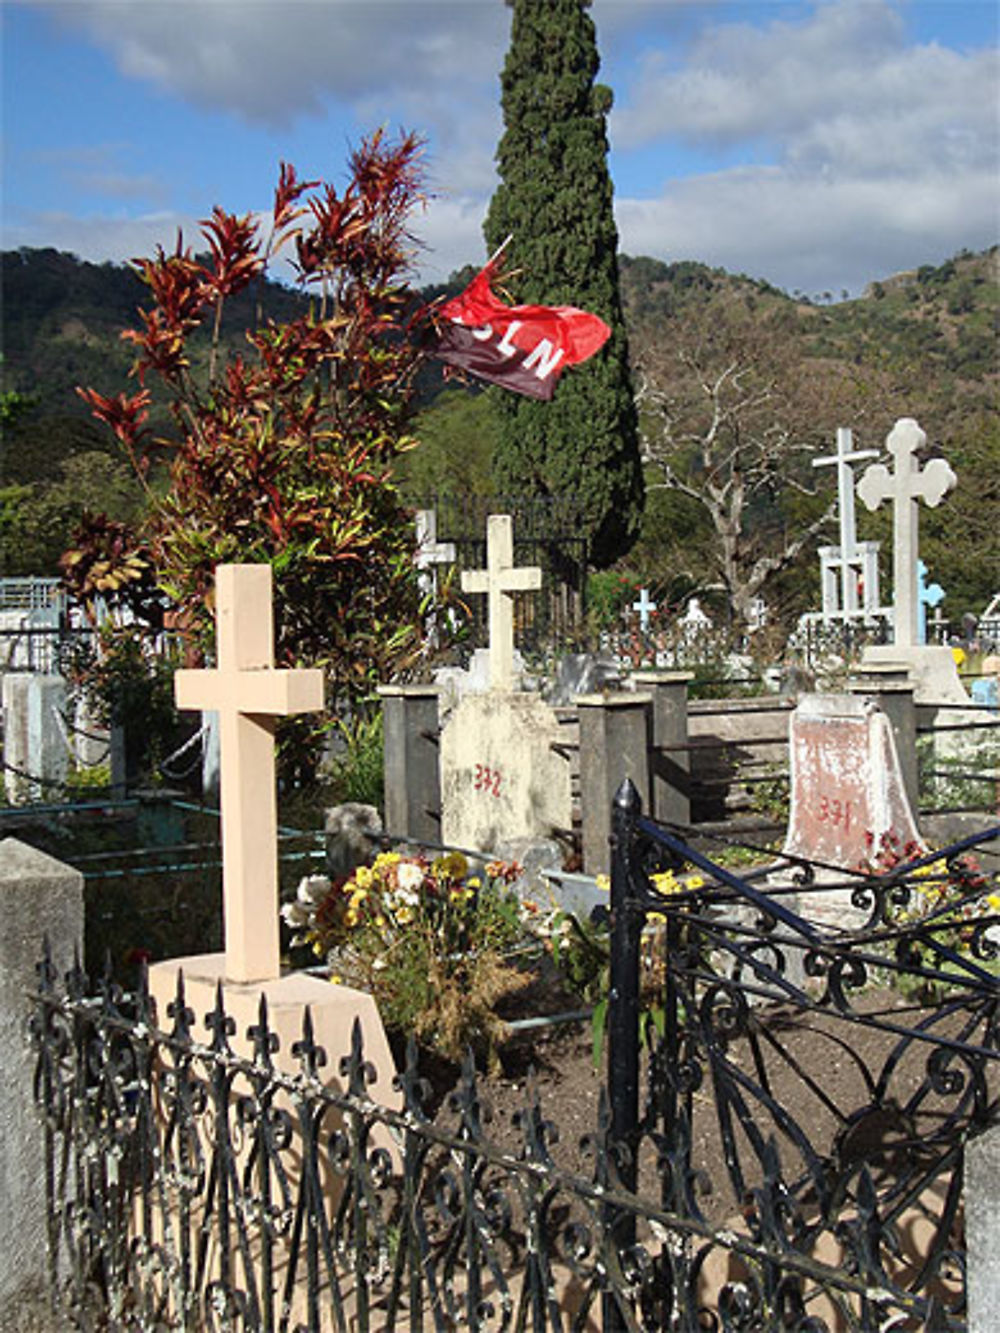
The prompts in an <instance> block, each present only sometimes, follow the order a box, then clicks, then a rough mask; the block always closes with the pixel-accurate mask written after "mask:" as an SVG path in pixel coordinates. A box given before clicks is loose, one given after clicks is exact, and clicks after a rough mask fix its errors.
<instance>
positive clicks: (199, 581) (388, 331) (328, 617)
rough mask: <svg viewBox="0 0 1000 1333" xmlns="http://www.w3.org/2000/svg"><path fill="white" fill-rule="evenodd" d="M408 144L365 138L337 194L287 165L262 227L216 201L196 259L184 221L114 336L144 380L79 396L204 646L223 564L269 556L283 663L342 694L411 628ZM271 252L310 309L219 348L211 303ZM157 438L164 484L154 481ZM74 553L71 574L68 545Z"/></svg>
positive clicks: (379, 675) (406, 650)
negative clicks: (132, 324) (145, 292)
mask: <svg viewBox="0 0 1000 1333" xmlns="http://www.w3.org/2000/svg"><path fill="white" fill-rule="evenodd" d="M420 154H421V148H420V144H419V142H418V141H417V140H416V139H415V138H414V137H412V136H407V137H403V138H402V139H400V140H399V141H398V142H390V141H388V140H386V139H385V138H384V137H383V135H382V134H381V133H379V134H376V135H374V136H372V137H371V138H369V139H368V140H366V141H365V142H364V143H363V144H362V145H361V147H360V148H358V149H357V150H356V151H355V152H354V153H353V154H352V155H351V158H350V163H349V165H350V173H349V179H348V181H347V184H346V186H345V188H344V189H343V190H337V189H336V188H335V187H334V186H333V185H329V184H323V183H321V182H318V181H303V180H299V178H298V176H297V175H296V172H295V170H294V168H293V167H291V166H288V165H284V164H283V165H282V167H281V171H280V177H279V181H278V185H277V188H276V191H275V197H274V212H273V219H272V220H271V224H270V226H269V227H267V228H265V227H264V226H262V224H261V223H260V222H259V221H258V220H256V219H255V218H253V217H250V216H244V217H237V216H235V215H233V214H230V213H226V212H224V211H223V210H222V209H220V208H216V209H215V210H214V211H213V213H212V216H211V217H210V218H209V219H207V220H206V221H205V222H203V223H202V233H203V236H204V239H205V241H206V242H207V246H208V253H207V255H205V256H202V257H200V258H196V257H194V256H193V255H192V252H191V250H190V249H189V248H186V247H185V246H184V243H183V239H182V238H181V237H180V236H179V237H178V241H177V245H176V248H175V249H174V251H173V252H172V253H166V252H164V251H163V250H162V249H160V250H158V252H157V254H156V256H155V257H154V258H150V259H140V260H136V261H135V264H136V266H137V268H138V270H139V272H140V273H141V276H142V277H143V279H144V280H145V283H146V285H147V287H148V288H149V291H150V294H151V296H152V298H153V299H152V304H151V305H150V306H149V307H148V308H147V309H143V310H141V311H140V312H139V317H140V322H139V325H138V327H136V328H134V329H130V330H128V331H126V332H125V333H124V334H123V337H124V338H125V339H127V340H128V341H129V342H131V343H132V344H133V345H134V347H135V349H136V360H135V364H134V368H133V374H134V376H135V378H136V380H137V382H138V388H137V390H136V392H134V393H132V394H126V393H122V394H119V395H117V396H116V397H113V398H106V397H103V396H102V395H100V394H98V393H96V392H94V391H93V390H92V389H81V390H80V391H79V392H80V393H81V395H82V396H83V397H84V398H85V399H86V400H87V401H88V402H89V403H90V405H91V407H92V408H93V411H94V413H95V415H96V416H97V417H99V418H100V419H102V420H103V421H104V422H106V423H107V424H108V426H110V428H111V429H112V430H113V431H114V433H115V436H116V438H117V439H118V441H119V443H120V445H121V447H122V449H123V450H124V452H125V454H126V456H127V458H128V459H129V460H130V461H131V463H132V465H133V467H134V468H135V470H136V472H137V474H138V475H139V477H140V478H141V479H142V480H143V481H144V482H145V483H146V484H147V490H148V497H149V507H148V514H147V518H146V520H145V524H144V528H143V531H142V532H141V534H137V535H136V542H135V549H136V550H138V549H140V548H141V549H142V550H143V551H148V552H149V553H150V556H151V558H152V561H153V564H154V566H155V571H156V577H157V581H158V583H159V586H160V588H161V589H162V590H163V591H164V593H165V594H166V595H167V596H168V597H169V598H170V599H171V600H172V601H173V603H174V609H175V611H176V612H177V614H178V616H179V617H180V618H181V619H182V621H183V623H185V624H187V625H190V626H192V627H194V628H195V629H196V630H200V632H201V633H202V635H203V642H204V643H206V644H207V643H208V641H209V636H210V633H211V597H212V588H213V573H214V570H215V567H216V565H218V564H220V563H222V562H226V561H247V562H254V561H267V562H269V563H270V564H271V565H272V567H273V570H274V579H275V621H276V627H277V628H276V633H277V639H278V642H277V653H278V659H279V660H280V661H283V662H286V663H288V664H291V663H294V662H299V661H308V662H310V663H312V664H320V665H323V666H324V667H325V669H326V671H327V674H328V679H329V686H330V693H331V697H332V696H334V695H336V696H338V697H340V698H342V699H343V698H350V699H358V698H361V697H363V696H365V695H367V694H370V693H371V690H372V687H373V686H374V684H375V683H376V682H377V681H378V680H379V679H385V678H387V677H388V676H389V675H390V674H391V673H392V672H393V670H397V669H399V667H400V666H401V665H404V664H405V663H406V662H407V660H408V659H409V658H410V656H411V655H412V654H415V653H416V651H417V650H418V648H419V643H420V627H421V618H420V614H419V594H418V589H417V584H416V580H415V577H414V567H413V559H412V557H413V540H414V539H413V527H412V524H411V523H410V522H408V521H407V515H406V511H405V509H404V507H403V506H402V504H401V501H400V498H399V495H398V493H397V490H396V489H395V487H394V484H393V481H392V469H393V462H394V460H395V458H396V457H397V455H398V454H399V453H400V452H401V451H403V450H405V449H408V448H410V447H411V446H412V444H413V443H414V441H413V439H412V438H411V437H410V435H409V434H408V433H407V422H408V419H409V414H410V410H411V402H410V399H411V387H412V381H413V376H414V372H415V369H416V366H417V362H418V359H419V356H420V352H419V350H418V339H417V336H416V330H415V329H414V328H413V327H412V319H411V315H410V314H409V312H410V311H412V310H413V309H414V308H415V307H416V303H415V302H414V301H413V300H412V292H411V290H410V288H409V287H408V285H407V274H408V265H409V260H410V255H411V253H412V249H413V242H412V239H411V237H410V235H409V231H408V225H409V219H410V217H411V214H412V213H413V210H414V209H415V207H416V206H417V204H418V203H419V202H420V201H421V197H422V196H421V164H420ZM279 252H287V253H288V254H289V257H290V258H291V262H292V265H293V267H294V269H295V270H296V273H297V279H298V281H299V283H300V284H301V285H302V286H303V287H304V288H305V289H306V290H307V291H309V292H311V293H314V294H315V295H314V299H313V300H312V302H311V304H310V307H309V309H308V313H305V314H303V315H302V316H301V317H299V318H297V319H294V320H291V321H289V322H284V323H277V322H274V321H273V320H271V319H267V318H262V319H260V320H259V322H258V323H257V325H256V326H255V327H253V328H250V329H248V330H247V332H246V347H245V350H243V351H242V352H241V353H239V354H238V355H235V356H232V357H229V358H226V357H223V356H222V355H221V354H220V350H219V349H220V340H219V328H220V321H221V317H222V310H223V305H224V302H225V301H226V299H227V297H230V296H232V295H234V294H235V293H237V292H240V291H242V290H243V289H245V288H247V287H249V286H250V285H251V284H253V283H254V282H256V281H258V280H259V279H260V278H261V277H262V275H263V274H264V273H265V272H266V271H267V269H268V267H269V265H270V264H271V262H272V261H273V259H274V258H275V256H276V255H278V254H279ZM202 329H205V330H207V331H209V332H211V333H212V334H213V337H212V343H211V345H212V352H211V355H210V358H209V361H208V365H207V367H205V364H204V362H205V358H204V355H201V356H200V357H199V356H196V355H194V354H193V351H192V338H193V336H194V335H195V334H196V332H198V331H199V330H202ZM154 391H155V392H156V393H157V396H159V394H160V393H161V392H163V391H165V393H166V396H167V399H168V403H169V407H170V411H171V414H172V417H173V422H174V426H175V429H174V432H173V433H172V434H171V435H170V436H169V438H153V437H152V436H151V434H150V430H149V425H148V408H149V404H150V399H151V394H152V393H153V392H154ZM157 451H158V452H159V453H160V454H161V455H162V456H163V457H164V460H165V463H166V475H167V477H168V485H167V486H166V487H165V488H164V487H163V485H162V484H160V483H153V482H151V481H150V480H149V478H148V477H147V469H148V467H149V459H150V458H151V457H153V456H155V454H156V452H157ZM105 557H106V552H102V558H105ZM71 565H72V567H73V568H74V569H75V571H76V577H77V578H78V579H79V578H81V577H83V571H81V569H80V565H81V560H80V559H77V560H76V561H74V562H71Z"/></svg>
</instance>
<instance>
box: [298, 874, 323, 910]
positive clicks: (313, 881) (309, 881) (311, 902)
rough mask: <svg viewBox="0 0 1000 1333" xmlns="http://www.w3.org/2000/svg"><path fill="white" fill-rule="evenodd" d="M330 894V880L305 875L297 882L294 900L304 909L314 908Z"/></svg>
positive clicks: (318, 876) (320, 876)
mask: <svg viewBox="0 0 1000 1333" xmlns="http://www.w3.org/2000/svg"><path fill="white" fill-rule="evenodd" d="M329 892H330V879H329V876H327V875H306V877H305V878H304V879H301V880H300V881H299V887H298V891H297V893H296V895H295V896H296V898H297V899H298V901H299V902H300V903H302V905H303V906H304V907H315V906H316V904H317V903H318V902H321V901H322V900H323V899H324V898H325V897H326V895H327V894H328V893H329Z"/></svg>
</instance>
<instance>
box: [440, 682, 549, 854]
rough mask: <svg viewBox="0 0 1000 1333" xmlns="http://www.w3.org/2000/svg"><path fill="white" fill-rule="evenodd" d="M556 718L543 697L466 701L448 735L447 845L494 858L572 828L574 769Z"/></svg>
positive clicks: (444, 768) (495, 694)
mask: <svg viewBox="0 0 1000 1333" xmlns="http://www.w3.org/2000/svg"><path fill="white" fill-rule="evenodd" d="M560 739H561V737H560V731H559V724H558V722H557V720H556V715H555V712H554V711H553V710H552V709H551V708H550V707H549V706H548V704H546V703H545V702H544V701H543V700H542V699H541V698H540V697H539V696H538V695H537V694H522V693H518V692H510V693H507V692H500V691H496V690H492V691H490V692H489V693H488V694H470V695H466V696H465V698H464V699H462V700H461V701H460V702H459V704H458V705H457V707H456V708H455V710H454V712H453V713H452V714H451V716H450V717H449V718H448V721H447V722H446V724H445V726H444V729H443V730H442V732H441V807H442V809H441V841H442V842H444V843H445V844H446V845H447V846H450V847H463V848H468V849H470V850H472V851H482V852H495V851H497V850H498V849H499V848H500V847H501V846H502V845H503V844H504V843H506V842H509V841H511V840H513V839H520V838H530V839H537V838H549V837H551V836H552V835H553V832H556V833H558V832H563V831H565V830H568V829H570V828H571V826H572V803H571V795H570V765H569V760H568V759H567V758H566V757H565V755H563V754H560V753H558V752H557V751H556V750H554V749H553V748H552V747H553V744H557V743H558V742H559V740H560Z"/></svg>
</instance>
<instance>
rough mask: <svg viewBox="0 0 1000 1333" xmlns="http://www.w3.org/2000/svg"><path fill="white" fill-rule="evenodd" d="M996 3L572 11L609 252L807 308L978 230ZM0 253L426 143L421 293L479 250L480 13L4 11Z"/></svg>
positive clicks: (994, 187) (115, 256) (895, 0)
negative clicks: (737, 283)
mask: <svg viewBox="0 0 1000 1333" xmlns="http://www.w3.org/2000/svg"><path fill="white" fill-rule="evenodd" d="M998 8H1000V7H998V5H997V4H996V3H995V0H808V2H803V3H800V2H799V0H771V2H770V3H753V4H750V3H742V2H741V0H730V2H729V3H716V2H715V0H594V4H593V6H592V9H591V13H592V15H593V18H594V20H595V23H596V24H597V29H598V40H599V43H600V49H601V54H602V62H603V64H602V71H601V78H602V81H604V82H606V83H608V84H610V85H611V87H612V88H613V90H614V93H615V107H614V110H613V112H612V115H611V120H610V135H611V141H612V153H611V170H612V175H613V177H614V181H615V191H616V208H617V216H618V224H619V230H620V233H621V244H622V249H623V250H624V251H625V253H627V254H631V255H641V254H645V255H653V256H656V257H658V258H661V259H664V260H668V261H670V260H678V259H696V260H701V261H703V262H706V263H710V264H720V265H723V266H725V267H726V268H728V269H730V270H732V271H742V272H746V273H749V274H751V275H752V276H754V277H761V278H766V279H768V280H769V281H771V282H773V283H775V284H776V285H778V286H781V287H784V288H785V289H786V290H788V291H793V290H801V291H803V292H806V293H808V294H810V295H816V294H819V293H822V292H825V291H830V292H832V293H834V294H835V295H837V296H839V294H840V293H841V291H842V290H848V291H850V292H852V293H855V292H857V291H860V290H861V289H862V288H863V286H864V285H865V283H867V282H869V281H871V280H873V279H876V278H880V277H885V276H887V275H888V274H891V273H894V272H897V271H899V270H901V269H905V268H912V267H914V266H916V265H919V264H924V263H939V262H941V261H942V260H943V259H945V258H947V257H948V256H949V255H951V254H953V253H955V252H956V251H957V250H959V249H961V248H962V247H968V248H970V249H974V250H977V249H982V248H985V247H987V246H989V245H992V244H994V243H996V242H997V240H998V239H1000V149H998V143H1000V76H998V66H1000V60H998ZM0 22H2V34H0V36H2V62H3V67H2V83H3V90H2V98H3V101H2V130H3V167H2V171H3V176H2V184H3V192H2V214H0V218H2V234H0V235H2V245H3V247H4V248H8V249H9V248H16V247H18V246H22V245H31V246H44V245H51V246H56V247H57V248H60V249H65V250H71V251H73V252H75V253H76V254H78V255H80V256H81V257H83V258H86V259H92V260H105V259H111V260H116V261H118V260H124V259H127V258H129V257H132V256H135V255H143V254H149V253H151V252H152V251H153V249H154V248H155V246H156V245H157V244H164V245H167V246H170V245H172V244H173V242H174V239H175V237H176V232H177V228H178V227H181V228H183V230H184V233H185V237H186V238H188V237H189V238H190V239H191V240H192V241H194V242H197V240H198V236H197V220H198V219H199V218H202V217H205V216H207V215H208V214H209V212H210V211H211V208H212V206H213V205H214V204H220V205H222V206H223V207H224V208H226V209H228V210H230V211H233V212H246V211H251V210H262V209H265V208H267V206H268V203H269V200H270V197H271V192H272V190H273V186H274V182H275V179H276V176H277V168H278V163H279V161H280V160H282V159H284V160H287V161H290V162H292V163H294V164H295V166H296V167H297V169H298V170H299V172H300V174H301V175H304V176H322V177H324V178H327V179H329V178H333V179H337V178H338V177H340V175H341V173H342V170H343V164H344V161H345V158H346V155H347V152H348V149H349V147H350V145H351V144H353V143H356V142H357V141H358V140H359V139H360V138H361V137H362V136H363V135H364V134H366V133H368V132H370V131H371V130H372V129H374V128H376V127H378V126H380V125H385V126H386V127H387V128H388V129H389V130H390V131H395V130H397V129H399V128H405V129H408V130H409V129H412V130H416V131H418V132H419V133H421V134H422V135H424V136H425V137H426V139H427V141H428V148H427V154H428V170H429V177H430V183H431V186H432V189H433V190H434V192H435V196H436V197H435V198H434V199H433V200H432V202H431V203H430V205H429V206H428V209H427V211H426V212H425V213H424V214H423V215H421V216H420V217H418V218H417V219H416V225H415V230H416V232H417V233H418V235H419V236H420V237H421V239H422V241H423V242H424V245H425V247H426V249H425V250H424V252H423V253H422V254H421V255H420V257H419V261H418V276H419V277H420V278H422V279H423V280H427V281H431V280H437V279H440V278H444V277H446V276H447V275H448V274H449V273H450V272H452V271H453V270H454V269H456V268H458V267H459V266H460V265H462V264H463V263H467V262H478V261H480V260H481V259H482V258H483V257H484V252H483V242H482V236H481V222H482V216H483V212H484V210H485V206H486V202H487V200H488V199H489V195H490V193H491V190H492V188H493V185H494V182H495V177H494V167H493V154H494V151H495V148H496V143H497V139H498V137H499V134H500V131H501V120H500V110H499V79H498V76H499V71H500V68H501V66H502V63H503V59H504V55H505V52H506V49H507V44H508V33H509V22H510V11H509V9H507V8H506V7H505V5H504V4H503V3H502V0H60V2H59V3H50V2H49V0H23V2H21V0H0Z"/></svg>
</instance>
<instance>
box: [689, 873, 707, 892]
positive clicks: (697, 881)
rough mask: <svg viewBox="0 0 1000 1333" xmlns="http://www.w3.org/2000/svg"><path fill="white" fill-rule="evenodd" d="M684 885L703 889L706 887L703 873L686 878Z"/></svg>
mask: <svg viewBox="0 0 1000 1333" xmlns="http://www.w3.org/2000/svg"><path fill="white" fill-rule="evenodd" d="M684 887H685V888H686V889H703V888H704V887H705V880H704V877H703V876H702V875H691V876H690V877H689V878H688V879H687V880H685V882H684Z"/></svg>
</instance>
